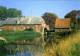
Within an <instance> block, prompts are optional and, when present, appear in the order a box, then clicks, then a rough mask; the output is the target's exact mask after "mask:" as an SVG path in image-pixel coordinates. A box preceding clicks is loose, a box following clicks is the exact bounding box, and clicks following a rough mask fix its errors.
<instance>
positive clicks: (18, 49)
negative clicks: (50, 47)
mask: <svg viewBox="0 0 80 56" xmlns="http://www.w3.org/2000/svg"><path fill="white" fill-rule="evenodd" d="M42 52H43V49H42V47H40V46H38V45H36V46H35V45H7V46H5V47H0V56H42V55H41V54H42Z"/></svg>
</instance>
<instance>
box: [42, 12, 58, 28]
mask: <svg viewBox="0 0 80 56" xmlns="http://www.w3.org/2000/svg"><path fill="white" fill-rule="evenodd" d="M42 18H43V19H44V21H45V23H46V24H47V25H49V27H50V28H53V26H54V22H55V19H56V18H57V15H56V14H53V13H49V12H46V13H44V14H43V16H42Z"/></svg>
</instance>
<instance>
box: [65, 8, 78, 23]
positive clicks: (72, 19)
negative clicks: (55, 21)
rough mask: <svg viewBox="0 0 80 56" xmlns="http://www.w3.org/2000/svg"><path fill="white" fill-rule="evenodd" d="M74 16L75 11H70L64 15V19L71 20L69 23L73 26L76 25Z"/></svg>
mask: <svg viewBox="0 0 80 56" xmlns="http://www.w3.org/2000/svg"><path fill="white" fill-rule="evenodd" d="M76 14H77V11H76V10H72V11H71V12H69V13H67V14H66V15H65V18H71V22H73V23H74V24H75V23H76Z"/></svg>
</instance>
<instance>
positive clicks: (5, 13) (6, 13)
mask: <svg viewBox="0 0 80 56" xmlns="http://www.w3.org/2000/svg"><path fill="white" fill-rule="evenodd" d="M21 16H22V12H21V11H20V10H17V9H15V8H8V9H7V8H6V7H4V6H0V20H5V19H7V18H8V17H9V18H14V17H21Z"/></svg>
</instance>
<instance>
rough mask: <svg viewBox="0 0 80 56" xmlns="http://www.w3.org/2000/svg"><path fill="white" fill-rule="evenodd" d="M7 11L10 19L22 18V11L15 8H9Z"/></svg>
mask: <svg viewBox="0 0 80 56" xmlns="http://www.w3.org/2000/svg"><path fill="white" fill-rule="evenodd" d="M7 11H8V16H7V17H10V18H14V17H20V16H21V14H22V13H21V11H20V10H17V9H15V8H9V9H8V10H7Z"/></svg>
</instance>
